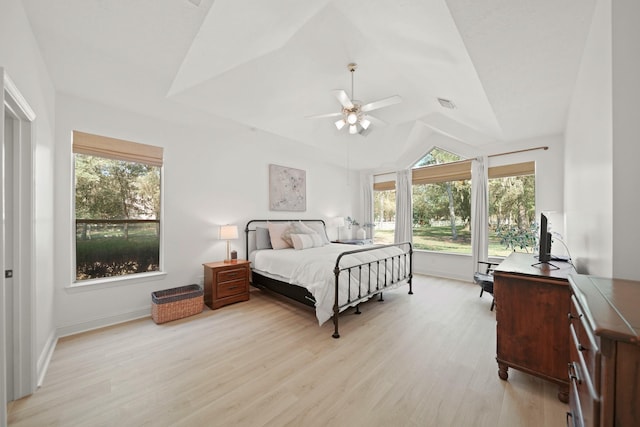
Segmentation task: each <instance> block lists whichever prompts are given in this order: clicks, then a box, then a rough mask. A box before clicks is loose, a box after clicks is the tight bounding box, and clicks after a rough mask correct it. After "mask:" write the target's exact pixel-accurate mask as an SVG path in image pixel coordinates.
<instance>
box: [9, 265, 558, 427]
mask: <svg viewBox="0 0 640 427" xmlns="http://www.w3.org/2000/svg"><path fill="white" fill-rule="evenodd" d="M414 292H415V294H414V295H407V287H406V286H405V287H403V288H400V289H398V290H395V291H393V292H388V293H386V294H385V301H384V302H383V303H379V302H377V301H370V302H368V303H366V304H363V306H362V311H363V313H362V315H360V316H356V315H353V314H351V312H347V313H345V314H343V315H342V316H341V318H340V319H341V329H340V332H341V335H342V337H341V338H340V339H337V340H336V339H333V338H331V332H332V325H331V324H330V323H329V322H328V323H326V324H325V325H323V326H322V327H318V324H317V321H316V320H315V315H314V313H313V312H312V311H311V310H310V309H307V308H306V307H303V306H299V305H296V303H293V302H289V301H284V300H282V299H280V298H278V297H276V296H274V295H272V294H265V293H264V292H262V291H258V290H253V291H252V292H251V300H250V301H247V302H243V303H238V304H234V305H231V306H227V307H224V308H221V309H219V310H215V311H211V310H209V309H208V308H206V307H205V311H204V312H203V313H202V314H200V315H197V316H193V317H189V318H186V319H182V320H178V321H174V322H170V323H166V324H164V325H156V324H155V323H153V321H152V320H151V318H148V319H141V320H137V321H133V322H129V323H126V324H122V325H118V326H114V327H109V328H105V329H101V330H98V331H93V332H88V333H84V334H79V335H76V336H72V337H67V338H63V339H61V340H60V341H59V342H58V345H57V347H56V350H55V352H54V354H53V358H52V361H51V364H50V366H49V370H48V372H47V375H46V377H45V379H44V384H43V385H42V387H41V388H40V389H39V390H38V391H37V392H36V393H35V394H34V395H32V396H30V397H27V398H24V399H21V400H18V401H15V402H12V403H10V404H9V408H8V412H9V425H12V426H44V425H51V426H141V425H153V426H234V425H239V426H263V425H264V426H289V425H290V426H327V425H333V426H509V427H514V426H535V427H539V426H564V425H565V412H566V411H567V406H566V405H564V404H562V403H561V402H560V401H558V399H557V398H556V392H557V387H556V386H555V385H554V384H551V383H548V382H545V381H543V380H540V379H538V378H534V377H532V376H530V375H527V374H524V373H520V372H518V371H515V370H510V371H509V374H510V375H509V380H508V381H502V380H500V379H499V378H498V367H497V363H496V361H495V348H496V342H495V335H496V334H495V313H493V312H491V311H489V306H490V304H491V298H490V296H488V295H486V296H485V297H483V298H482V299H480V298H478V294H479V288H478V287H477V286H475V285H473V284H470V283H464V282H457V281H452V280H443V279H437V278H432V277H425V276H417V277H416V278H415V279H414Z"/></svg>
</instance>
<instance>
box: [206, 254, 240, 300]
mask: <svg viewBox="0 0 640 427" xmlns="http://www.w3.org/2000/svg"><path fill="white" fill-rule="evenodd" d="M250 264H251V263H250V262H249V261H244V260H238V261H236V262H233V263H226V262H222V261H220V262H209V263H207V264H203V266H204V303H205V304H207V306H209V307H210V308H211V309H212V310H215V309H216V308H220V307H223V306H225V305H227V304H233V303H234V302H240V301H247V300H248V299H249V265H250Z"/></svg>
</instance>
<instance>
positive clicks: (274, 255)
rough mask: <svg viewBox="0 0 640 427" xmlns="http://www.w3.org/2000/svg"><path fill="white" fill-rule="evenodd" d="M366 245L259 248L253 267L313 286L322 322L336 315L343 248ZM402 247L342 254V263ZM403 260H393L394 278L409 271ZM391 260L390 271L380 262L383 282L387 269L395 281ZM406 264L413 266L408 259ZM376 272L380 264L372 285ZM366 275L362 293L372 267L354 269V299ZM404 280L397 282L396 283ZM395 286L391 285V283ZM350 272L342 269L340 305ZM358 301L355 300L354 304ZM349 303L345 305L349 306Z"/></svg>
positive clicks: (381, 255) (391, 252) (389, 278)
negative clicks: (336, 272) (338, 268)
mask: <svg viewBox="0 0 640 427" xmlns="http://www.w3.org/2000/svg"><path fill="white" fill-rule="evenodd" d="M360 248H363V246H353V245H345V244H339V243H331V244H328V245H325V246H322V247H317V248H310V249H305V250H298V251H297V250H295V249H280V250H271V249H269V250H259V251H255V252H254V253H253V254H252V262H253V265H252V267H253V268H254V269H255V270H258V272H263V273H268V275H271V276H276V277H278V278H280V280H283V281H286V282H288V283H290V284H292V285H298V286H302V287H304V288H306V289H308V290H309V292H310V293H311V295H313V297H314V298H315V300H316V317H317V318H318V323H319V324H320V325H322V324H323V323H324V322H326V321H327V320H328V319H330V318H331V316H333V302H334V299H335V275H334V272H333V269H334V267H335V263H336V259H337V258H338V255H339V254H340V253H342V252H346V251H351V250H356V249H360ZM401 253H402V250H401V249H400V248H398V247H387V248H378V249H375V250H372V251H366V252H359V253H356V254H352V255H345V256H344V257H342V260H341V263H340V266H341V267H348V266H353V265H358V264H362V263H363V262H369V261H375V260H376V259H380V258H385V257H387V256H392V255H398V254H401ZM402 260H403V261H401V262H398V259H397V258H395V259H394V262H393V280H398V276H399V275H400V276H404V274H405V262H404V257H402ZM391 264H392V263H391V260H390V259H389V260H387V264H386V265H387V271H385V270H384V269H385V264H384V262H381V263H380V266H379V268H380V276H381V279H380V285H381V286H382V285H384V275H385V273H386V277H387V280H386V283H387V285H390V284H391V281H392V271H391ZM406 268H407V269H408V268H409V265H408V261H407V263H406ZM376 272H377V266H375V264H374V267H372V269H371V289H372V290H373V289H375V288H376V281H377V279H376ZM359 276H361V277H362V280H361V283H360V287H361V289H362V292H361V294H360V295H366V294H367V293H368V285H369V283H368V282H369V271H368V268H367V267H363V268H362V269H361V274H360V273H359V269H358V268H355V269H352V271H351V301H353V300H354V299H355V298H357V297H358V280H359ZM400 284H402V283H397V284H395V285H394V286H393V287H396V286H398V285H400ZM389 287H391V286H389ZM347 289H348V276H347V272H346V271H343V272H341V273H340V290H339V298H338V300H339V303H340V305H343V304H346V303H347ZM352 305H354V304H352ZM346 308H347V307H344V309H346Z"/></svg>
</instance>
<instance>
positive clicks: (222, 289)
mask: <svg viewBox="0 0 640 427" xmlns="http://www.w3.org/2000/svg"><path fill="white" fill-rule="evenodd" d="M217 291H218V298H225V297H230V296H233V295H239V294H242V293H245V292H247V291H248V289H247V281H246V280H245V279H238V280H231V281H227V282H222V283H218V289H217Z"/></svg>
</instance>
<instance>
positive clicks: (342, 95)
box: [333, 89, 353, 108]
mask: <svg viewBox="0 0 640 427" xmlns="http://www.w3.org/2000/svg"><path fill="white" fill-rule="evenodd" d="M333 94H334V95H335V97H336V98H338V101H339V102H340V104H341V105H342V106H343V107H344V108H353V102H351V99H349V95H347V92H345V91H344V90H342V89H340V90H334V91H333Z"/></svg>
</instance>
